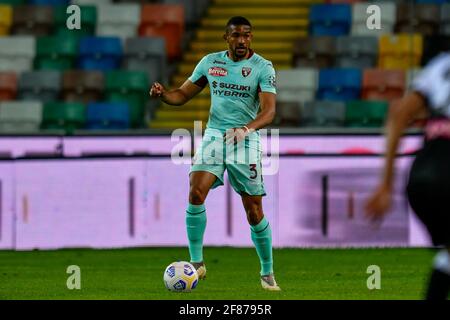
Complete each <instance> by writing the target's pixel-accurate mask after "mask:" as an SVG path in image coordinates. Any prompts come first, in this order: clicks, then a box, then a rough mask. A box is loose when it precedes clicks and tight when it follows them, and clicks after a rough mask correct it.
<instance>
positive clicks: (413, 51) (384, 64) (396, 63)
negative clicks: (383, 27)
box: [378, 34, 423, 70]
mask: <svg viewBox="0 0 450 320" xmlns="http://www.w3.org/2000/svg"><path fill="white" fill-rule="evenodd" d="M379 48H380V52H379V55H378V67H379V68H384V69H404V70H407V69H411V68H413V67H417V66H420V60H421V59H422V52H423V37H422V35H420V34H398V35H382V36H381V37H380V42H379Z"/></svg>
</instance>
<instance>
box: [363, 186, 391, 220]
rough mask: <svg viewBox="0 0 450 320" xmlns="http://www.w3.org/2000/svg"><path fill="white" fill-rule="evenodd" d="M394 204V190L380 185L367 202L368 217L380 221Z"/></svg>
mask: <svg viewBox="0 0 450 320" xmlns="http://www.w3.org/2000/svg"><path fill="white" fill-rule="evenodd" d="M391 204H392V190H391V188H389V187H388V186H385V185H380V186H379V187H378V188H377V189H376V190H375V192H374V193H373V194H372V196H371V197H370V198H369V200H368V201H367V202H366V205H365V211H366V217H367V218H369V219H370V220H371V221H372V222H375V223H380V222H381V221H382V220H383V218H384V216H385V215H386V213H387V212H388V210H389V208H390V207H391Z"/></svg>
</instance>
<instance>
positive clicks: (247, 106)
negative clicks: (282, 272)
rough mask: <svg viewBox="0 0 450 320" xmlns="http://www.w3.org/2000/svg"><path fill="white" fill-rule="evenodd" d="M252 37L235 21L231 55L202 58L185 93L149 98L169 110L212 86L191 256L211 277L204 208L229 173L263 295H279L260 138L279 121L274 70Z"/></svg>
mask: <svg viewBox="0 0 450 320" xmlns="http://www.w3.org/2000/svg"><path fill="white" fill-rule="evenodd" d="M252 37H253V36H252V26H251V24H250V22H249V21H248V20H247V19H246V18H244V17H240V16H237V17H233V18H231V19H230V20H229V21H228V23H227V25H226V31H225V34H224V36H223V38H224V40H225V41H226V43H227V45H228V49H227V50H225V51H220V52H216V53H211V54H208V55H206V56H205V57H203V59H202V60H201V61H200V62H199V63H198V65H197V66H196V67H195V70H194V72H193V74H192V75H191V76H190V77H189V79H188V80H186V82H184V83H183V85H182V86H181V87H180V88H178V89H174V90H166V89H165V88H164V87H163V86H162V85H161V84H160V83H154V84H153V86H152V88H151V90H150V95H151V96H152V97H160V98H161V100H162V101H164V102H165V103H167V104H170V105H183V104H185V103H186V102H187V101H189V100H190V99H192V98H193V97H194V96H195V95H196V94H198V93H199V92H200V91H202V89H203V88H204V87H205V86H206V84H209V86H210V90H211V109H210V114H209V120H208V123H207V127H206V130H205V134H204V137H203V141H202V145H201V146H200V148H199V149H198V150H197V151H196V154H195V157H194V164H193V166H192V167H191V171H190V191H189V204H188V207H187V209H186V227H187V236H188V240H189V253H190V256H191V262H192V263H193V265H194V266H195V267H196V269H197V271H198V274H199V277H200V278H204V277H205V275H206V267H205V264H204V260H203V234H204V231H205V228H206V209H205V205H204V202H205V199H206V196H207V195H208V192H209V190H210V189H213V188H215V187H217V186H220V185H223V175H224V171H225V169H226V170H227V172H228V177H229V181H230V184H231V186H232V187H233V189H234V190H235V191H236V192H237V193H238V194H240V196H241V198H242V203H243V205H244V209H245V212H246V214H247V220H248V222H249V224H250V229H251V238H252V241H253V243H254V245H255V247H256V252H257V254H258V257H259V260H260V264H261V272H260V279H261V285H262V287H263V288H264V289H267V290H273V291H279V290H280V287H279V286H278V285H277V283H276V281H275V277H274V273H273V257H272V232H271V228H270V224H269V221H267V219H266V218H265V217H264V213H263V208H262V197H263V196H264V195H265V190H264V183H263V177H262V172H261V169H262V167H261V157H262V151H261V144H260V137H259V132H258V129H260V128H263V127H265V126H267V125H268V124H270V123H271V122H272V120H273V119H274V116H275V97H276V88H275V70H274V67H273V65H272V63H271V62H270V61H268V60H266V59H264V58H263V57H261V56H260V55H258V54H256V53H255V52H254V51H253V50H252V49H251V48H250V44H251V41H252ZM259 109H261V110H260V112H259V113H258V111H259ZM230 145H231V146H232V147H233V148H237V145H240V146H242V145H243V146H244V148H245V153H246V154H248V155H249V156H248V158H246V159H248V161H247V160H246V161H244V162H242V161H240V162H237V161H228V157H225V154H226V156H228V151H229V146H230ZM211 149H214V150H215V152H211V153H208V152H207V150H211ZM225 149H226V151H224V150H225ZM224 158H226V159H224Z"/></svg>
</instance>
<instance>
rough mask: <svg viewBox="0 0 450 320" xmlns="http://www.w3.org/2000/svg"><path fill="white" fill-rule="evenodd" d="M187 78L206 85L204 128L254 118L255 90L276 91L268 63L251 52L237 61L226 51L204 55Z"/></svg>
mask: <svg viewBox="0 0 450 320" xmlns="http://www.w3.org/2000/svg"><path fill="white" fill-rule="evenodd" d="M189 80H190V81H192V82H193V83H195V84H196V85H198V86H201V87H204V86H206V84H209V86H210V91H211V109H210V113H209V120H208V124H207V128H211V129H218V130H221V131H225V130H227V129H230V128H236V127H242V126H244V125H246V124H247V123H249V122H250V121H252V120H254V119H255V118H256V115H257V113H258V110H259V106H260V103H259V96H258V93H259V92H271V93H274V94H276V80H275V70H274V68H273V65H272V63H271V62H270V61H268V60H266V59H264V58H263V57H261V56H260V55H258V54H256V53H254V52H253V51H251V52H250V56H249V57H248V58H247V59H245V60H241V61H237V62H234V61H233V60H231V59H230V58H229V57H228V51H221V52H216V53H211V54H208V55H206V56H205V57H203V59H202V60H201V61H200V62H199V63H198V65H197V66H196V67H195V70H194V72H193V73H192V76H190V77H189Z"/></svg>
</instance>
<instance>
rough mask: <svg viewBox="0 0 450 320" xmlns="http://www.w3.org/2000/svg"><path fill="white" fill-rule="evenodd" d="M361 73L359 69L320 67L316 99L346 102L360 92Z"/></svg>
mask: <svg viewBox="0 0 450 320" xmlns="http://www.w3.org/2000/svg"><path fill="white" fill-rule="evenodd" d="M361 83H362V73H361V70H360V69H352V68H346V69H322V70H320V72H319V90H317V99H318V100H331V101H342V102H347V101H349V100H356V99H358V98H359V97H360V94H361Z"/></svg>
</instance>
